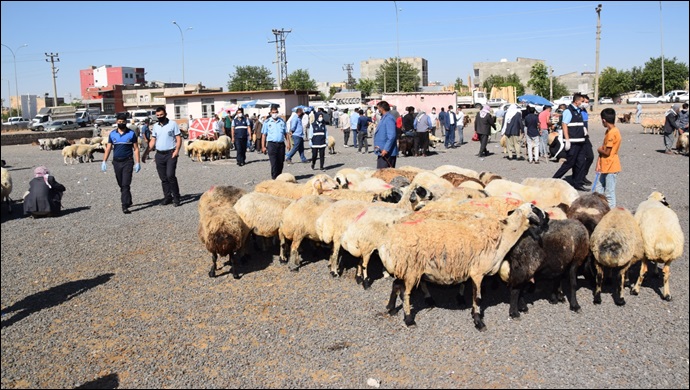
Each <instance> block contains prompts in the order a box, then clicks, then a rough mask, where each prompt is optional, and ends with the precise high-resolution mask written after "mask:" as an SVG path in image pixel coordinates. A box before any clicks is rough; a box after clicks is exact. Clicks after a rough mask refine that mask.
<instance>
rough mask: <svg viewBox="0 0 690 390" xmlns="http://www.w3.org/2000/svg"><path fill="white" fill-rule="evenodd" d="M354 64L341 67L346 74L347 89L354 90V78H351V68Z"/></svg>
mask: <svg viewBox="0 0 690 390" xmlns="http://www.w3.org/2000/svg"><path fill="white" fill-rule="evenodd" d="M353 65H354V64H345V65H343V70H344V71H346V72H347V83H346V84H347V89H355V78H354V77H352V71H353V70H354V68H353V67H352V66H353Z"/></svg>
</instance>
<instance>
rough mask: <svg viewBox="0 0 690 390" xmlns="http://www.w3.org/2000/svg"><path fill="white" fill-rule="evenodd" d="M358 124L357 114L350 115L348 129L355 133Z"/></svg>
mask: <svg viewBox="0 0 690 390" xmlns="http://www.w3.org/2000/svg"><path fill="white" fill-rule="evenodd" d="M358 122H359V113H357V112H353V113H352V115H350V129H351V130H354V131H357V123H358Z"/></svg>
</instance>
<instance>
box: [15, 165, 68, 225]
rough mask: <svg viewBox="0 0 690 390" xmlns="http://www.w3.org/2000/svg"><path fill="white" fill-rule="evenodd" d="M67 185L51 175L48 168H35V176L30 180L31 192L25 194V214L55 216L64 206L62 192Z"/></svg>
mask: <svg viewBox="0 0 690 390" xmlns="http://www.w3.org/2000/svg"><path fill="white" fill-rule="evenodd" d="M63 192H65V186H63V185H62V184H60V183H58V182H57V180H55V177H53V176H51V175H50V171H48V168H46V167H44V166H40V167H38V168H36V169H34V178H33V179H31V181H30V182H29V192H28V193H27V194H26V195H25V196H24V214H25V215H27V214H30V215H31V216H32V217H55V216H57V215H58V214H59V213H60V209H61V208H62V203H61V201H62V193H63Z"/></svg>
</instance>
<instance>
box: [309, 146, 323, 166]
mask: <svg viewBox="0 0 690 390" xmlns="http://www.w3.org/2000/svg"><path fill="white" fill-rule="evenodd" d="M317 156H319V158H320V161H319V164H320V165H319V168H321V169H323V162H324V160H325V159H326V148H311V167H312V168H314V165H315V164H316V157H317Z"/></svg>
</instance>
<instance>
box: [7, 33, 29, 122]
mask: <svg viewBox="0 0 690 390" xmlns="http://www.w3.org/2000/svg"><path fill="white" fill-rule="evenodd" d="M1 45H2V46H5V47H6V48H8V49H9V50H10V52H12V59H13V61H14V92H15V93H16V95H17V115H19V106H20V105H21V102H20V100H19V83H17V57H16V56H15V55H14V50H12V49H11V48H10V47H9V46H7V45H5V44H4V43H2V44H1ZM27 46H29V44H28V43H25V44H23V45H21V46H19V47H18V48H16V49H15V50H16V51H19V49H21V48H22V47H27ZM11 114H12V102H10V115H11Z"/></svg>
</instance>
